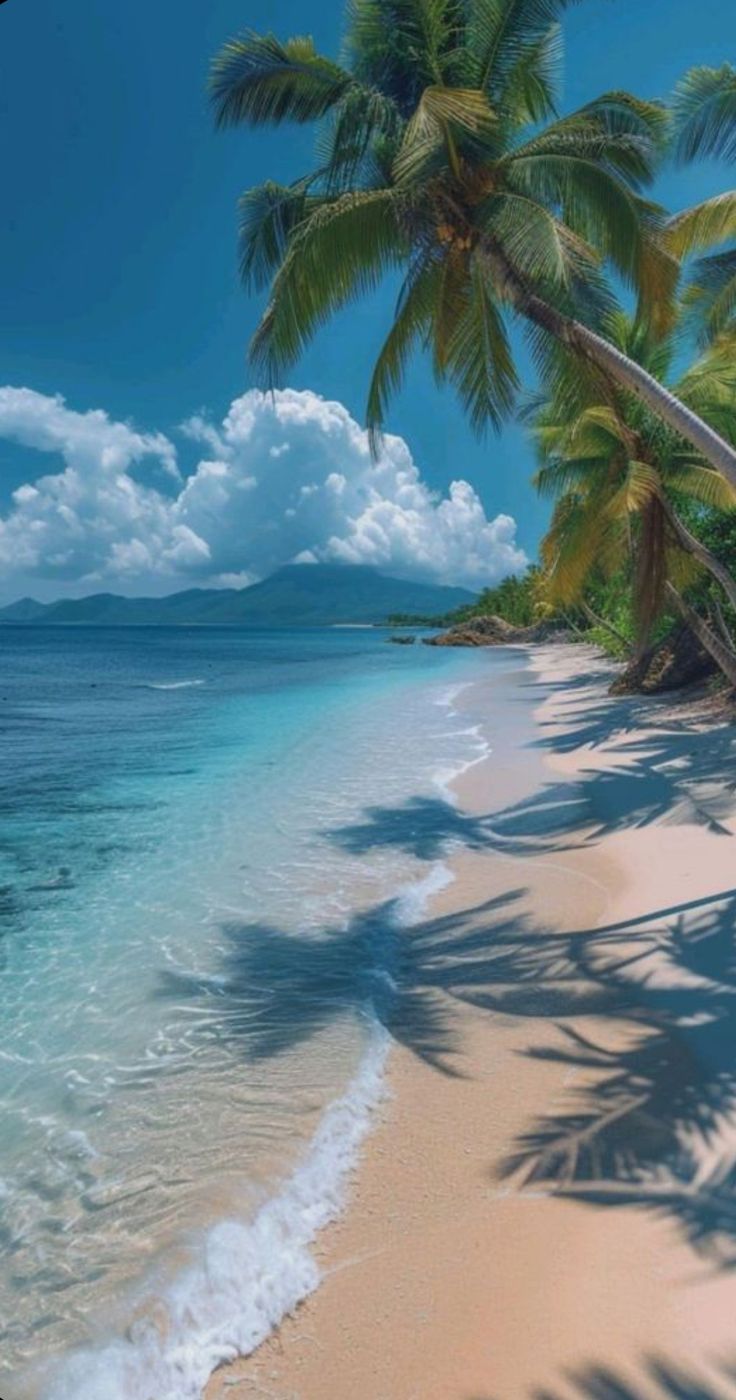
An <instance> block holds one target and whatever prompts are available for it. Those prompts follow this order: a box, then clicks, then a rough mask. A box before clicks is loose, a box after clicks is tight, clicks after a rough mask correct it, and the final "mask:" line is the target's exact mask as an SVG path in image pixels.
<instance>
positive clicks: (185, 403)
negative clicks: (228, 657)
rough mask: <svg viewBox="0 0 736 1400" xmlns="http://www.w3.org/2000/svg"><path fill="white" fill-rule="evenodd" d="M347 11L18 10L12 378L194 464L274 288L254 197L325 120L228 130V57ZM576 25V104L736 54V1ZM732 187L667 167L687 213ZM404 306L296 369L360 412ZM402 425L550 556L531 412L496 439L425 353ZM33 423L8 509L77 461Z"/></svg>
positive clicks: (440, 478)
mask: <svg viewBox="0 0 736 1400" xmlns="http://www.w3.org/2000/svg"><path fill="white" fill-rule="evenodd" d="M341 9H342V7H341V5H340V4H338V3H336V0H303V3H295V0H251V3H250V4H248V5H243V4H242V3H239V0H210V3H208V4H194V3H192V2H191V0H188V2H187V0H185V3H183V4H182V3H180V2H179V3H174V0H156V3H155V4H150V5H125V6H113V5H110V4H105V5H101V4H100V3H99V0H74V3H73V4H68V5H60V4H59V0H9V3H8V4H6V5H3V6H2V8H1V9H0V64H1V65H2V72H1V73H0V129H1V130H2V137H3V142H2V145H3V176H4V179H3V186H4V189H3V213H2V216H1V217H0V268H1V269H2V272H1V274H0V275H1V276H2V279H3V296H2V304H3V334H2V337H1V338H0V384H2V385H10V386H24V387H26V388H27V389H29V390H32V391H33V392H35V393H36V394H38V395H54V394H61V395H63V396H64V397H65V399H66V401H67V403H68V406H69V408H70V409H73V410H76V411H78V412H79V413H81V414H83V413H85V412H86V411H87V410H90V409H102V410H104V411H105V412H106V413H107V414H108V415H109V416H110V419H111V420H114V421H120V422H125V423H133V424H135V426H136V428H138V429H140V431H141V432H144V431H145V432H149V433H163V434H166V435H168V436H169V437H171V438H176V446H177V451H178V456H179V462H180V465H181V466H182V468H183V469H184V471H185V472H186V471H188V470H190V469H191V467H192V466H193V465H194V463H195V462H196V461H197V460H199V458H201V455H202V445H201V440H196V435H195V436H194V437H192V436H190V437H189V438H182V437H181V435H179V436H178V437H177V436H176V429H177V425H178V424H180V423H181V421H182V420H184V419H187V418H188V417H189V416H191V415H192V414H194V413H196V412H198V411H200V410H204V411H206V412H207V413H208V414H210V415H212V416H213V418H214V419H215V420H220V419H221V418H222V416H223V414H224V413H225V412H226V411H227V408H228V406H229V404H230V402H231V401H232V400H233V399H234V398H236V397H237V396H238V395H240V394H242V393H243V391H244V390H245V389H246V388H248V387H249V385H250V383H251V380H250V376H249V372H248V369H247V365H246V361H245V345H246V342H247V338H248V335H249V333H250V332H251V330H252V329H253V326H254V323H255V320H256V318H257V314H258V304H257V303H256V302H253V301H250V300H249V299H248V298H247V297H246V296H245V294H244V293H243V291H242V289H241V288H240V286H239V284H238V280H237V272H236V253H235V226H236V200H237V197H238V194H239V193H240V192H241V191H242V190H243V189H244V188H246V187H247V186H249V185H251V184H253V183H256V182H258V181H260V180H261V179H263V178H266V177H268V176H271V177H277V178H280V179H283V180H288V179H290V178H293V177H294V176H296V175H297V174H299V173H300V172H301V171H302V170H303V169H304V168H306V167H308V166H309V163H310V159H311V154H312V137H311V134H310V133H309V132H308V131H304V130H293V129H289V130H288V131H287V130H284V129H282V130H281V131H277V132H274V133H271V132H267V133H263V132H258V133H253V132H249V131H246V130H241V131H232V132H227V133H219V134H218V133H215V132H214V130H213V128H212V123H211V120H210V116H209V112H208V107H207V100H206V94H205V80H206V73H207V67H208V62H209V59H210V57H211V55H212V54H213V53H214V51H215V50H216V48H217V47H218V45H219V44H220V43H221V42H222V41H223V40H224V39H225V38H226V37H228V36H229V35H231V34H232V33H234V32H236V31H237V30H239V29H240V28H243V27H245V26H252V27H253V28H256V29H273V30H275V31H276V32H277V33H280V34H289V33H293V32H297V33H304V32H311V33H313V34H314V36H315V39H316V41H317V43H318V45H319V46H320V47H322V48H323V49H324V50H325V51H327V52H330V53H334V52H336V50H337V47H338V43H339V37H340V24H341ZM565 29H566V49H567V58H566V77H565V92H564V105H565V106H566V107H571V106H575V105H578V104H579V103H580V102H582V101H585V100H586V99H588V98H590V97H592V96H594V95H595V94H596V93H599V92H601V91H603V90H605V89H607V88H612V87H617V86H618V87H621V86H625V87H627V88H629V89H631V90H633V91H635V92H638V93H640V94H642V95H644V96H664V95H666V94H667V93H668V92H669V90H670V89H671V87H672V85H673V84H674V82H675V81H676V80H677V78H678V77H679V76H680V74H681V73H682V72H683V71H684V70H685V69H686V68H687V67H688V66H690V65H691V64H694V63H698V62H703V63H719V62H721V61H723V60H724V59H725V58H731V59H733V58H734V56H735V50H736V16H735V14H734V7H733V3H732V0H700V3H699V4H698V5H697V7H695V6H693V5H692V4H691V3H689V2H688V0H646V3H631V0H629V3H626V0H585V3H583V4H581V5H580V6H579V7H577V8H574V9H573V10H572V11H571V12H570V15H569V18H568V20H567V22H566V26H565ZM725 183H726V177H725V175H724V172H723V171H720V170H718V169H717V168H716V167H715V166H711V167H709V166H705V165H703V166H699V167H697V168H691V169H688V170H686V171H668V172H666V173H665V175H664V176H663V177H662V179H661V181H660V185H659V187H658V189H657V190H656V194H657V196H658V197H659V198H661V199H662V200H663V201H664V202H665V203H668V204H669V205H670V206H671V207H673V208H678V207H681V206H683V205H684V204H687V203H690V202H692V201H693V200H695V199H697V198H701V197H703V196H705V195H707V194H710V193H713V192H715V191H716V190H718V189H721V188H723V187H724V185H725ZM391 305H392V292H391V290H390V289H386V291H385V292H383V293H380V294H378V295H377V296H376V297H375V298H374V299H373V300H372V301H371V302H370V304H366V305H363V306H361V307H356V308H355V309H352V310H351V311H350V312H349V313H346V314H345V315H344V316H343V317H342V318H341V319H340V321H339V322H336V323H335V324H334V325H333V327H332V329H331V330H329V331H327V332H324V333H322V334H321V335H320V337H319V338H318V340H317V341H316V342H315V344H314V347H313V348H312V349H311V351H310V352H309V354H308V355H307V356H305V358H304V360H303V361H302V363H301V364H300V365H299V367H298V368H297V369H296V370H295V371H294V373H293V374H292V375H291V377H290V383H291V384H292V385H293V386H294V387H296V388H298V389H310V390H314V391H316V392H317V393H318V394H321V395H324V396H327V397H329V398H330V399H337V400H339V401H340V402H341V403H342V404H344V405H345V406H346V408H347V409H348V410H349V412H350V413H351V414H352V415H353V416H354V417H355V418H357V419H358V420H360V418H361V414H362V407H363V403H364V396H365V389H366V384H367V378H368V372H369V367H370V364H371V359H372V356H373V354H374V353H375V350H376V348H377V346H378V344H379V343H380V339H381V336H382V333H383V331H384V329H385V327H386V325H387V322H388V318H389V317H390V313H391ZM391 428H392V430H393V431H394V432H396V433H398V434H401V435H402V436H403V437H404V438H405V439H406V441H407V443H408V444H409V446H410V448H411V451H412V454H413V457H414V461H415V463H416V465H417V467H418V468H419V470H420V472H421V474H422V477H423V479H424V481H425V482H426V483H428V485H429V486H430V487H432V488H436V489H438V490H444V489H446V488H447V485H448V483H449V482H450V481H451V480H452V479H454V478H456V477H458V476H460V477H462V478H464V479H466V480H467V481H468V482H470V483H471V484H472V485H473V486H474V487H475V488H476V489H477V491H478V492H479V493H480V496H481V498H482V500H483V503H484V505H485V507H486V510H487V513H488V515H489V517H494V516H495V515H496V514H497V513H498V512H507V513H509V514H511V515H513V516H514V517H515V518H516V521H517V524H518V539H519V542H520V543H521V545H522V546H523V547H524V548H525V549H526V550H527V552H529V553H533V552H534V550H535V548H536V544H537V540H538V537H539V533H540V530H541V529H542V527H543V525H544V519H545V511H544V507H543V506H542V505H540V503H539V502H538V501H537V500H536V498H535V496H534V493H533V491H532V490H531V488H530V486H529V475H530V471H531V467H532V460H531V453H530V449H529V446H528V444H527V442H526V440H525V438H524V436H523V434H522V433H521V431H520V430H519V429H518V428H515V427H510V428H509V429H507V430H506V431H505V432H504V434H503V436H502V437H501V438H500V439H497V438H493V437H491V438H489V439H488V440H487V441H486V442H484V443H478V442H476V441H475V440H474V439H473V438H472V436H471V434H470V432H469V430H468V429H467V427H466V426H465V424H464V422H463V418H462V415H461V413H460V411H459V410H458V408H457V407H456V406H455V404H454V403H453V401H452V398H451V397H450V396H449V395H447V394H438V393H437V391H436V389H435V387H434V384H433V381H432V378H431V374H430V372H429V370H428V368H427V366H426V365H422V364H421V363H419V364H417V366H416V367H415V368H414V369H413V370H412V373H411V375H410V378H409V382H408V384H407V386H406V389H405V391H404V393H403V394H402V396H401V398H400V399H399V400H398V401H397V402H396V405H395V408H394V411H393V415H392V421H391ZM14 436H15V438H16V440H14V441H8V440H7V439H6V440H3V441H0V511H2V509H3V508H4V507H7V505H8V502H9V498H10V493H11V492H12V491H13V490H14V489H16V488H17V487H18V486H19V485H21V484H22V483H28V482H31V481H33V480H34V478H35V477H36V476H38V475H39V474H40V472H41V471H43V472H50V471H53V470H56V469H57V468H58V464H55V463H54V462H53V461H52V460H51V459H49V458H44V459H43V460H39V456H38V453H37V451H35V450H33V449H32V448H31V447H30V446H28V445H27V444H28V441H29V435H28V434H27V433H25V434H24V433H20V432H16V433H15V434H14ZM31 437H32V435H31ZM153 455H154V458H155V453H154V454H153ZM134 456H135V454H134ZM67 461H68V459H67ZM159 467H160V463H159V464H158V465H157V462H156V460H154V461H153V462H150V461H149V460H148V457H146V458H145V459H144V460H143V461H142V462H140V461H138V459H135V462H134V464H133V466H132V467H131V470H132V471H133V473H134V474H135V472H139V473H141V474H142V475H141V479H142V480H146V481H147V482H150V481H155V479H156V476H155V474H156V472H157V471H159ZM151 473H153V475H151ZM160 476H161V481H160V483H159V486H160V489H161V490H162V491H163V492H164V493H165V492H166V491H167V490H170V489H173V487H170V486H168V485H167V483H166V481H165V480H164V478H165V477H166V472H165V470H161V471H160ZM245 563H246V564H247V561H245ZM22 575H23V570H22V569H19V570H18V579H19V580H20V579H21V576H22ZM59 577H60V578H61V574H60V575H59ZM23 581H24V582H25V576H23ZM68 582H69V580H68V579H67V584H68ZM14 584H15V579H14V577H11V578H10V579H9V581H7V583H6V585H5V586H4V587H3V596H12V595H13V594H14V593H16V592H17V588H15V586H14ZM170 586H171V587H173V586H174V584H173V583H172V584H171V585H170ZM35 591H36V592H43V591H44V589H43V588H41V589H36V590H35ZM45 591H46V593H47V594H48V592H49V591H50V592H52V593H53V592H54V591H60V589H59V588H58V587H57V588H56V589H55V588H54V587H53V586H52V585H51V584H49V585H48V587H47V588H46V590H45ZM82 591H89V590H82Z"/></svg>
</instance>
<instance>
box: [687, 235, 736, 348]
mask: <svg viewBox="0 0 736 1400" xmlns="http://www.w3.org/2000/svg"><path fill="white" fill-rule="evenodd" d="M683 303H684V307H685V310H686V313H687V315H688V319H689V320H690V321H691V322H694V324H695V327H696V329H697V330H699V332H700V339H701V341H703V342H704V343H705V344H708V343H709V342H713V341H715V340H717V339H718V338H719V337H720V336H722V335H724V334H725V333H727V332H729V331H733V330H734V329H735V328H736V248H733V249H731V248H729V249H728V250H727V251H726V252H725V253H715V254H713V256H712V257H709V258H699V259H698V260H697V262H696V263H695V266H694V268H693V270H692V273H691V275H690V281H689V284H688V287H687V288H686V291H685V294H684V298H683Z"/></svg>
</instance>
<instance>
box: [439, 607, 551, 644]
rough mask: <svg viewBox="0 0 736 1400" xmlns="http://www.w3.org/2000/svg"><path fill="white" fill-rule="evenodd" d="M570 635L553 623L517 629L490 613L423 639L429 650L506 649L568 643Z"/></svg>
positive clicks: (539, 623)
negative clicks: (506, 647)
mask: <svg viewBox="0 0 736 1400" xmlns="http://www.w3.org/2000/svg"><path fill="white" fill-rule="evenodd" d="M570 639H571V634H570V633H569V632H566V631H561V630H560V627H559V624H558V623H554V622H537V623H535V624H534V626H533V627H514V626H512V624H511V623H510V622H506V621H505V620H504V618H502V617H496V616H494V615H493V614H492V613H489V614H488V615H486V616H483V617H469V618H468V619H467V621H466V622H459V623H457V625H456V626H455V627H451V628H450V630H449V632H440V633H439V634H438V635H437V636H436V637H424V638H423V641H424V643H425V646H429V647H504V646H515V645H518V644H519V643H524V642H527V643H529V642H553V641H569V640H570Z"/></svg>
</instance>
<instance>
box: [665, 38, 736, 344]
mask: <svg viewBox="0 0 736 1400" xmlns="http://www.w3.org/2000/svg"><path fill="white" fill-rule="evenodd" d="M672 105H673V116H674V136H675V152H676V156H677V159H678V160H679V161H680V162H681V163H682V162H685V161H691V160H695V159H699V158H700V157H702V156H718V157H720V158H721V159H724V160H727V161H731V162H733V163H734V164H736V68H733V67H732V66H731V64H730V63H724V64H723V66H722V67H721V68H693V69H691V71H690V72H689V73H686V75H685V77H684V78H683V79H682V81H681V82H680V83H679V84H678V86H677V88H676V89H675V95H674V100H673V104H672ZM664 237H665V242H666V246H667V247H668V248H669V249H670V251H671V252H672V253H673V255H674V256H676V257H677V258H686V257H689V256H691V255H693V254H702V253H707V254H708V255H707V256H705V257H702V256H701V257H700V258H699V259H698V261H697V262H696V263H695V266H694V267H693V269H692V272H691V276H690V286H689V290H688V302H689V305H690V307H691V309H692V310H693V311H694V312H695V314H696V317H697V321H698V322H699V326H700V329H701V330H702V332H703V333H704V338H705V339H706V340H708V339H711V340H712V339H715V338H716V337H717V336H719V335H721V334H723V332H724V331H727V330H729V329H730V330H736V191H735V190H728V191H725V192H724V193H723V194H720V195H716V196H715V197H714V198H712V199H706V200H703V202H702V203H700V204H696V205H694V206H693V207H692V208H691V209H686V210H684V212H683V213H682V214H678V215H676V217H675V218H674V219H671V220H670V221H669V223H668V225H667V228H666V231H665V235H664ZM714 248H715V249H716V250H717V251H716V252H712V251H711V250H712V249H714Z"/></svg>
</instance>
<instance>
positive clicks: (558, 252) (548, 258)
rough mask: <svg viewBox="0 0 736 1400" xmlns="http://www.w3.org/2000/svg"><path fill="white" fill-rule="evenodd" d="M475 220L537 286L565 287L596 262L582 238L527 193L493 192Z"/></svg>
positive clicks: (520, 272)
mask: <svg viewBox="0 0 736 1400" xmlns="http://www.w3.org/2000/svg"><path fill="white" fill-rule="evenodd" d="M476 222H477V225H478V226H479V227H480V228H481V229H482V230H483V232H484V234H485V235H487V236H490V237H491V238H492V239H493V241H494V242H495V243H496V244H498V245H500V246H501V247H502V248H503V251H504V254H505V256H506V257H507V258H508V260H509V262H510V263H511V265H512V266H513V267H514V268H515V269H516V270H517V272H518V273H519V274H520V275H521V276H522V277H523V278H524V279H525V281H529V282H531V283H532V284H533V285H535V286H537V287H540V288H542V287H544V288H547V289H552V288H555V289H559V288H560V287H568V286H569V285H570V283H571V281H572V279H573V278H574V277H575V276H577V275H579V274H580V273H581V272H582V273H587V272H589V271H590V270H591V269H592V268H594V267H595V266H596V264H597V263H598V261H599V259H598V257H597V255H596V253H595V251H594V249H593V248H591V247H590V245H589V244H588V243H586V242H585V240H584V239H582V238H579V237H578V236H577V235H576V234H574V233H573V232H572V230H571V229H570V228H569V227H568V226H567V225H566V224H564V223H562V222H561V220H559V219H557V218H555V216H554V214H552V213H550V212H549V210H547V209H546V208H545V207H544V205H542V204H540V203H539V202H538V201H537V200H535V199H531V198H529V197H527V196H526V195H522V194H514V193H511V192H508V193H499V194H495V195H492V196H491V197H490V198H489V199H488V200H486V201H485V202H484V204H483V205H482V206H481V207H480V208H479V210H478V214H477V219H476Z"/></svg>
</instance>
